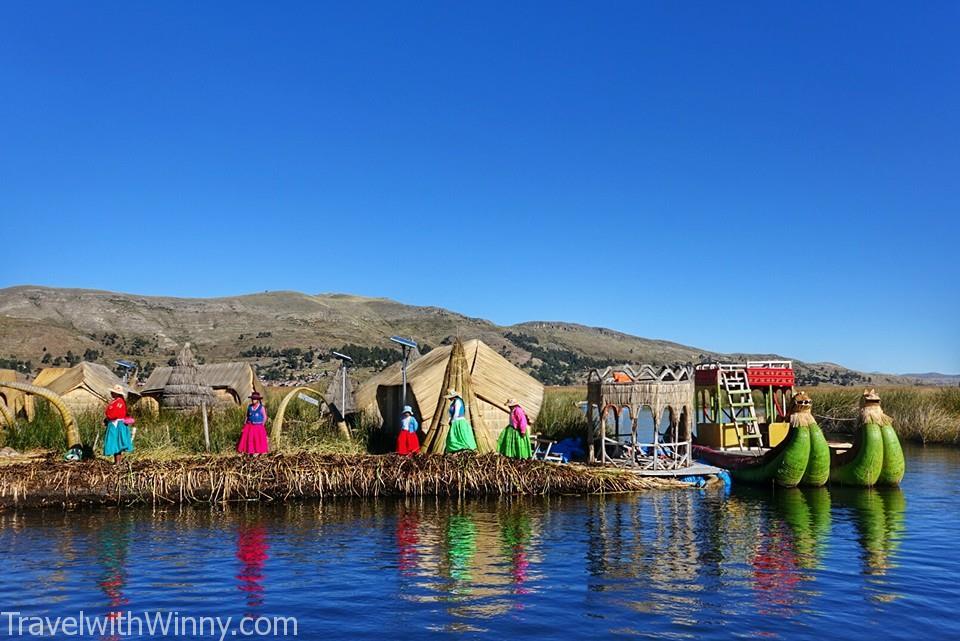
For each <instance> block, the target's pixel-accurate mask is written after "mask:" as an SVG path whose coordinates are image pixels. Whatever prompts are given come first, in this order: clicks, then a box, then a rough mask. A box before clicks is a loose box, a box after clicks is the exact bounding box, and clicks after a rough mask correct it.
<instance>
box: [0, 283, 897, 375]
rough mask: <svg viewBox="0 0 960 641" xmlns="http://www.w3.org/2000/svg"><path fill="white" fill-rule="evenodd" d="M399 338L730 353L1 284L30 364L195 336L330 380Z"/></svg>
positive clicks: (171, 346) (549, 332) (577, 331)
mask: <svg viewBox="0 0 960 641" xmlns="http://www.w3.org/2000/svg"><path fill="white" fill-rule="evenodd" d="M395 334H399V335H403V336H409V337H412V338H413V339H414V340H416V341H417V342H419V343H420V344H422V345H424V349H425V350H428V349H430V348H432V347H435V346H437V345H440V344H442V343H446V342H448V341H449V340H450V339H451V337H452V336H456V335H457V334H459V335H461V336H463V337H465V338H479V339H481V340H483V341H484V342H486V343H487V344H489V345H490V346H492V347H493V348H494V349H496V350H497V351H499V352H500V353H502V354H504V355H505V356H506V357H507V358H509V359H510V360H511V361H513V362H514V363H516V364H518V365H520V366H521V367H523V368H524V369H526V370H527V371H529V372H531V373H532V374H533V375H534V376H537V377H538V378H540V379H541V380H542V381H544V382H545V383H551V384H563V383H572V382H576V381H579V380H582V378H583V376H584V374H585V373H586V372H587V371H588V370H589V369H590V368H592V367H603V366H605V365H608V364H619V363H624V362H650V363H655V364H667V363H680V362H691V361H697V360H699V359H701V358H703V357H713V356H722V355H720V354H717V353H715V352H711V351H709V350H704V349H698V348H695V347H689V346H685V345H680V344H678V343H672V342H669V341H662V340H651V339H646V338H640V337H637V336H631V335H628V334H623V333H621V332H616V331H613V330H609V329H604V328H595V327H585V326H583V325H576V324H572V323H562V322H541V321H536V322H528V323H521V324H518V325H513V326H508V327H501V326H498V325H495V324H493V323H491V322H490V321H487V320H483V319H479V318H470V317H467V316H463V315H461V314H457V313H455V312H451V311H448V310H445V309H441V308H438V307H416V306H411V305H404V304H402V303H398V302H396V301H392V300H387V299H380V298H363V297H359V296H351V295H345V294H320V295H308V294H302V293H299V292H286V291H280V292H265V293H260V294H250V295H246V296H234V297H227V298H205V299H201V298H171V297H151V296H138V295H134V294H119V293H114V292H106V291H96V290H82V289H55V288H47V287H34V286H22V287H11V288H7V289H0V356H2V357H9V358H3V359H2V361H3V362H4V363H6V364H7V366H15V367H19V369H21V370H22V369H37V368H39V367H41V366H42V365H48V364H53V363H54V362H55V361H57V360H59V361H60V362H61V363H68V362H75V361H78V360H81V359H86V360H100V361H102V362H106V363H112V361H113V359H115V358H120V357H122V358H128V359H131V360H135V361H138V362H140V363H141V365H142V366H143V367H144V368H145V369H146V370H149V369H150V368H151V367H152V366H154V365H159V364H165V363H166V362H167V361H168V360H169V359H171V358H172V357H173V356H174V355H175V353H176V350H177V349H178V348H179V347H180V346H181V345H182V344H183V343H184V342H186V341H190V342H191V343H192V344H193V345H194V346H195V347H196V349H197V351H198V353H199V355H200V356H201V358H203V359H205V360H206V361H209V362H213V361H223V360H238V359H240V360H250V361H255V362H256V363H257V365H258V367H259V370H260V371H261V372H262V373H263V374H264V375H265V376H266V377H267V378H269V379H273V380H278V381H279V380H306V381H310V380H315V379H317V378H319V377H322V376H324V375H325V373H326V372H328V371H329V370H330V369H331V364H330V363H329V359H328V354H329V352H330V350H331V349H342V348H346V349H348V351H350V352H351V355H353V356H355V357H356V359H357V361H358V366H359V368H360V370H361V371H360V372H358V373H360V374H361V376H362V375H363V373H364V372H363V370H366V372H367V373H368V372H369V371H370V370H373V369H379V368H381V367H383V366H384V365H386V364H389V362H391V361H392V360H395V359H396V358H397V357H398V354H397V353H395V351H394V350H393V347H394V346H393V345H392V344H391V343H389V341H388V340H387V337H388V336H391V335H395ZM744 356H747V355H744ZM765 356H774V357H775V356H776V355H765ZM27 361H29V363H27ZM0 366H3V365H2V364H0ZM798 369H799V371H800V373H801V376H802V377H805V378H806V379H807V380H806V382H808V383H810V382H814V381H820V382H833V383H853V384H857V383H861V382H863V383H865V382H867V375H862V374H860V373H858V372H853V371H851V370H848V369H845V368H843V367H840V366H837V365H833V364H803V363H798ZM870 377H872V379H873V382H874V383H889V382H899V379H898V378H897V377H889V376H885V375H870Z"/></svg>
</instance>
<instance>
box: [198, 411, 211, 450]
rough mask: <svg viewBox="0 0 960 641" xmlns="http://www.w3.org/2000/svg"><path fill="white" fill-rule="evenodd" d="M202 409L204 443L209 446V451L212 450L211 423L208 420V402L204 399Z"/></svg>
mask: <svg viewBox="0 0 960 641" xmlns="http://www.w3.org/2000/svg"><path fill="white" fill-rule="evenodd" d="M200 409H201V411H202V412H203V444H204V445H205V446H206V447H207V452H209V451H210V424H209V423H208V422H207V402H206V401H203V402H201V403H200Z"/></svg>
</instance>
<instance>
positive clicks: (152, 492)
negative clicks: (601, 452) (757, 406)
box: [0, 452, 693, 509]
mask: <svg viewBox="0 0 960 641" xmlns="http://www.w3.org/2000/svg"><path fill="white" fill-rule="evenodd" d="M682 487H693V485H692V484H687V483H684V482H682V481H679V480H676V479H669V478H650V477H642V476H639V475H637V474H634V473H632V472H630V471H625V470H618V469H611V468H599V467H589V466H584V465H557V464H554V463H546V462H543V461H536V460H518V459H510V458H506V457H503V456H499V455H496V454H483V455H476V454H472V453H462V454H455V455H445V456H440V455H416V456H410V457H402V456H396V455H386V456H375V455H365V454H351V455H343V454H315V453H307V452H304V453H297V454H292V455H285V454H271V455H267V456H262V457H257V458H248V457H238V456H213V457H211V456H195V457H184V458H178V459H172V460H167V461H163V460H150V459H141V460H132V461H129V462H127V461H124V462H123V463H122V464H120V465H111V464H109V463H107V462H106V461H103V460H92V461H86V462H82V463H69V462H64V461H61V460H58V457H56V456H54V455H51V456H49V457H47V458H43V459H34V460H31V461H27V462H17V463H15V462H10V463H7V464H4V465H0V509H4V508H7V509H9V508H17V507H38V506H60V507H71V506H77V505H130V504H152V505H159V504H173V503H226V502H233V501H266V502H271V501H284V500H290V499H322V498H327V497H349V496H354V497H379V496H441V497H467V496H505V495H547V494H609V493H620V492H636V491H643V490H652V489H666V488H682Z"/></svg>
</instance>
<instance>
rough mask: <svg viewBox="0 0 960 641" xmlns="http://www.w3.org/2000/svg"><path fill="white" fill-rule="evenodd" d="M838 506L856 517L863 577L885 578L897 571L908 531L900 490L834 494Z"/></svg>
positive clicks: (853, 490)
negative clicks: (896, 566) (895, 568)
mask: <svg viewBox="0 0 960 641" xmlns="http://www.w3.org/2000/svg"><path fill="white" fill-rule="evenodd" d="M832 492H833V497H834V502H835V503H836V504H837V505H839V506H841V508H842V509H843V510H845V511H847V512H849V513H850V514H851V515H852V520H853V524H854V528H855V529H856V532H857V541H858V542H859V543H860V559H861V563H862V567H863V573H864V574H868V575H875V576H882V575H884V574H886V573H887V571H888V570H890V569H891V568H893V567H895V565H894V562H893V560H894V557H895V554H896V551H897V549H898V548H899V547H900V541H901V538H902V535H903V530H904V519H905V516H904V514H905V512H906V499H905V498H904V495H903V491H902V490H900V489H899V488H884V489H856V488H836V489H834V490H832Z"/></svg>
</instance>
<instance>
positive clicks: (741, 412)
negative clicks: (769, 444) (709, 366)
mask: <svg viewBox="0 0 960 641" xmlns="http://www.w3.org/2000/svg"><path fill="white" fill-rule="evenodd" d="M720 381H721V382H722V383H723V389H725V390H726V391H727V398H728V400H729V401H730V418H731V419H732V420H733V427H734V430H735V431H736V434H737V443H738V444H739V445H740V449H741V450H742V449H743V446H744V443H746V445H747V448H748V449H749V448H750V441H755V443H756V447H757V448H760V449H762V448H763V437H762V436H761V435H760V423H759V422H758V421H757V409H756V407H754V405H753V394H752V393H751V390H750V382H749V381H748V380H747V371H746V370H743V369H721V370H720Z"/></svg>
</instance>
